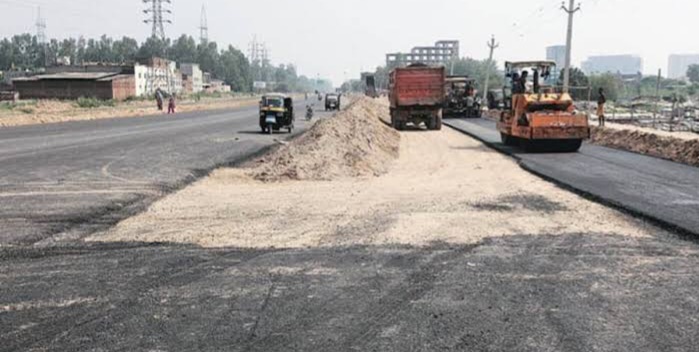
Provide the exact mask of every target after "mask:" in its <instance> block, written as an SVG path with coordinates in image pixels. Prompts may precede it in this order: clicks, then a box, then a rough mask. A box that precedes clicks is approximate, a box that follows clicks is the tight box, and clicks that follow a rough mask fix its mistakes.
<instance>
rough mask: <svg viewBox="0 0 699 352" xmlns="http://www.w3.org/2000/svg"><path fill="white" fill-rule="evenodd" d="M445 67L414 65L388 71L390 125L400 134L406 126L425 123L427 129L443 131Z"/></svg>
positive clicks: (416, 125)
mask: <svg viewBox="0 0 699 352" xmlns="http://www.w3.org/2000/svg"><path fill="white" fill-rule="evenodd" d="M445 82H446V74H445V69H444V67H428V66H426V65H422V64H413V65H410V66H408V67H405V68H396V69H394V70H393V71H391V74H390V82H389V91H390V92H389V100H390V103H391V108H390V109H391V125H392V126H393V128H395V129H397V130H399V131H402V130H404V129H405V127H406V126H407V124H408V123H412V124H413V125H414V126H415V127H418V126H420V124H421V123H424V124H425V126H426V127H427V128H428V129H430V130H441V129H442V104H443V103H444V97H445V90H444V88H445V87H444V86H445Z"/></svg>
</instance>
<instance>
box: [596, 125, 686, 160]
mask: <svg viewBox="0 0 699 352" xmlns="http://www.w3.org/2000/svg"><path fill="white" fill-rule="evenodd" d="M590 143H593V144H597V145H602V146H605V147H611V148H617V149H623V150H628V151H632V152H635V153H640V154H645V155H650V156H654V157H657V158H663V159H668V160H672V161H675V162H679V163H684V164H688V165H692V166H699V139H692V138H678V137H672V136H668V135H663V134H661V133H655V132H649V131H644V130H640V129H633V128H628V129H627V128H599V127H593V128H592V138H591V139H590Z"/></svg>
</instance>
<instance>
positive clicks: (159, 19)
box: [143, 0, 172, 39]
mask: <svg viewBox="0 0 699 352" xmlns="http://www.w3.org/2000/svg"><path fill="white" fill-rule="evenodd" d="M143 3H144V4H151V5H150V8H147V9H145V10H143V13H145V14H147V15H149V16H150V18H148V19H147V20H144V21H143V22H144V23H150V24H152V25H153V29H152V32H151V36H153V37H156V38H160V39H165V23H168V24H172V21H170V20H169V19H167V18H166V17H165V16H167V15H165V14H172V11H170V10H169V9H167V8H163V3H168V4H171V3H172V2H171V1H170V0H143Z"/></svg>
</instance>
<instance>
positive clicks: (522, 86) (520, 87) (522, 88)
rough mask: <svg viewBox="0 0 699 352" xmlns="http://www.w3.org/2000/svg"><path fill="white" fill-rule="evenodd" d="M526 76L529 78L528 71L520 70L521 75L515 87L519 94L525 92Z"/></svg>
mask: <svg viewBox="0 0 699 352" xmlns="http://www.w3.org/2000/svg"><path fill="white" fill-rule="evenodd" d="M527 78H529V71H522V77H520V78H519V85H518V87H517V90H518V91H519V94H524V93H526V92H527Z"/></svg>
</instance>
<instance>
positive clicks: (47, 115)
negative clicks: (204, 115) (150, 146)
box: [0, 96, 259, 128]
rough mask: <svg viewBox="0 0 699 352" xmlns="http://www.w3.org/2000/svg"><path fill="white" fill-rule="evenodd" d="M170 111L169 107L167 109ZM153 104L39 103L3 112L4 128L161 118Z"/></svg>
mask: <svg viewBox="0 0 699 352" xmlns="http://www.w3.org/2000/svg"><path fill="white" fill-rule="evenodd" d="M258 101H259V98H258V97H249V96H241V97H229V98H203V99H201V100H199V101H194V100H182V101H178V103H177V112H191V111H207V110H220V109H234V108H239V107H244V106H254V105H255V104H257V102H258ZM166 108H167V106H166ZM159 113H164V112H159V111H158V110H157V109H156V106H155V100H153V101H134V102H122V103H117V105H116V106H113V107H110V106H104V107H97V108H91V109H90V108H79V107H77V106H75V103H73V102H69V101H55V100H39V101H37V102H36V103H35V104H32V105H21V106H19V107H18V108H15V109H12V110H0V128H2V127H13V126H26V125H37V124H48V123H58V122H69V121H88V120H101V119H109V118H115V117H140V116H151V115H157V114H159Z"/></svg>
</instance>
